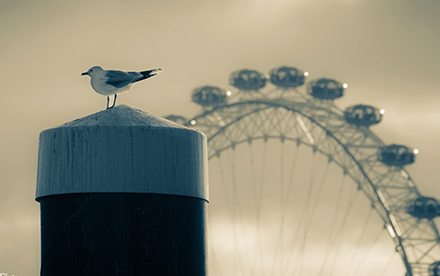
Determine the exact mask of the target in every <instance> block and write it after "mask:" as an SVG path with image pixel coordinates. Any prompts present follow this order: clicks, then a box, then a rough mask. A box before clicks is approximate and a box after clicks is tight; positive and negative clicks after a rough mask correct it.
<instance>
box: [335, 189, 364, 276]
mask: <svg viewBox="0 0 440 276" xmlns="http://www.w3.org/2000/svg"><path fill="white" fill-rule="evenodd" d="M358 194H359V190H358V189H357V188H355V187H354V186H352V195H351V196H350V200H349V202H348V206H347V208H346V209H345V213H344V215H343V217H342V221H341V224H340V226H339V228H338V231H336V234H335V236H334V237H333V240H332V242H331V244H332V245H331V247H332V249H334V250H335V255H334V256H335V257H334V261H333V264H332V266H331V268H330V276H332V275H333V273H334V270H335V266H336V263H337V262H338V259H339V253H340V247H341V243H342V237H343V236H344V234H345V229H346V228H345V224H346V223H347V220H348V217H349V215H350V213H351V210H352V207H353V205H354V203H355V201H356V198H357V195H358Z"/></svg>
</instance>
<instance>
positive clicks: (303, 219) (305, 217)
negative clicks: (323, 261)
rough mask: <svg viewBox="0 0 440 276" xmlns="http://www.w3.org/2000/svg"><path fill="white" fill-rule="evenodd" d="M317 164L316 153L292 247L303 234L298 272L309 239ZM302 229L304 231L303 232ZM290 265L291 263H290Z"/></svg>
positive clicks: (296, 264) (297, 264)
mask: <svg viewBox="0 0 440 276" xmlns="http://www.w3.org/2000/svg"><path fill="white" fill-rule="evenodd" d="M316 163H318V164H319V162H317V158H316V152H314V153H313V156H312V161H311V164H312V166H311V168H310V178H309V179H310V181H309V182H308V184H307V192H306V196H305V201H304V204H303V206H302V208H301V216H300V223H299V224H298V227H297V230H296V232H295V238H294V240H293V244H292V246H291V248H295V247H296V242H297V240H298V238H299V237H300V233H303V238H302V240H301V243H300V245H299V249H298V252H299V253H298V255H299V256H298V257H297V259H296V261H295V263H294V267H293V271H296V270H297V268H298V269H300V267H299V264H300V263H301V261H302V259H303V255H304V254H303V253H304V250H305V239H304V238H305V237H307V227H308V224H309V212H310V210H309V209H310V204H311V198H312V191H313V184H314V179H315V175H316V171H317V165H316ZM301 229H303V230H302V231H301ZM290 258H292V255H291V256H290ZM288 263H290V261H289V262H288Z"/></svg>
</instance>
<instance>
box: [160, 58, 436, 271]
mask: <svg viewBox="0 0 440 276" xmlns="http://www.w3.org/2000/svg"><path fill="white" fill-rule="evenodd" d="M308 75H309V74H308V72H303V71H301V70H299V69H296V68H293V67H287V66H284V67H279V68H275V69H273V70H271V71H270V73H269V74H268V75H264V74H262V73H260V72H258V71H256V70H248V69H244V70H240V71H236V72H233V73H232V74H231V76H230V84H231V85H232V86H234V87H235V88H236V91H226V90H224V89H221V88H219V87H214V86H203V87H199V88H197V89H195V90H194V92H193V94H192V100H193V101H194V102H195V103H197V104H199V105H201V107H202V110H201V111H200V112H199V114H198V115H197V116H195V117H194V118H191V119H186V118H183V117H180V116H173V115H171V116H168V117H167V118H168V119H170V120H173V121H176V122H178V123H181V124H185V125H187V126H188V127H192V128H196V129H198V130H199V131H202V132H204V133H205V134H206V135H207V138H208V156H209V157H208V158H209V171H210V204H209V210H210V211H209V225H208V240H209V244H208V246H209V248H210V251H209V252H210V253H209V265H208V267H209V270H210V274H211V275H256V276H259V275H338V274H339V275H341V274H342V275H359V276H362V275H372V274H377V275H384V274H385V273H388V274H389V273H390V271H388V270H389V269H390V267H391V265H392V264H393V263H396V262H397V265H398V266H399V267H400V269H401V273H402V274H405V275H406V276H413V275H414V276H415V275H423V276H425V275H430V276H438V275H440V271H439V269H440V237H439V233H438V229H437V227H436V224H435V223H434V220H435V218H436V217H438V216H439V215H440V207H439V203H438V201H437V200H436V199H434V198H432V197H426V196H422V195H421V194H420V192H419V191H418V189H417V187H416V184H415V182H414V180H413V179H412V178H411V177H410V176H409V174H408V172H407V171H406V170H405V169H404V166H406V165H409V164H411V163H413V162H414V161H415V156H416V154H417V153H418V151H417V150H413V149H411V148H409V147H406V146H404V145H397V144H391V145H386V144H385V143H384V142H383V141H382V140H380V139H379V137H377V136H376V135H375V134H374V133H373V132H372V131H371V130H370V127H371V126H373V125H375V124H377V123H379V122H380V121H381V120H382V116H383V114H384V110H380V109H377V108H375V107H373V106H369V105H361V104H359V105H354V106H351V107H349V108H347V109H345V110H344V111H343V110H341V109H339V108H338V107H337V106H336V105H335V104H334V100H336V99H338V98H340V97H342V96H343V94H344V91H345V89H346V88H347V87H348V86H347V84H343V83H340V82H338V81H336V80H333V79H326V78H321V79H316V80H312V81H310V82H308V84H307V86H306V89H305V90H306V91H300V88H301V87H303V86H304V84H305V83H306V78H307V76H308ZM269 82H270V84H269ZM385 251H386V252H387V254H384V253H382V252H385ZM388 253H389V254H388ZM395 256H398V257H399V258H397V257H395ZM399 259H400V260H399ZM391 269H393V268H391Z"/></svg>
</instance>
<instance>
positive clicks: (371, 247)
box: [351, 228, 385, 276]
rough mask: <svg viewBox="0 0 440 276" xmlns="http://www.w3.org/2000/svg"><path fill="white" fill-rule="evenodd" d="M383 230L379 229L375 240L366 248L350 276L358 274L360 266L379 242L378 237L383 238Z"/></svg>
mask: <svg viewBox="0 0 440 276" xmlns="http://www.w3.org/2000/svg"><path fill="white" fill-rule="evenodd" d="M384 231H385V230H384V229H383V228H382V229H380V231H379V232H378V234H377V235H376V236H375V238H374V239H373V241H372V242H371V244H370V246H369V247H368V249H367V250H366V252H365V254H364V256H362V258H361V261H360V263H359V264H358V265H357V266H356V268H355V269H354V270H353V273H352V274H351V275H352V276H356V275H357V273H358V272H359V270H360V268H361V267H362V265H363V264H364V263H365V260H366V259H367V257H368V256H369V255H370V253H371V251H372V249H373V248H374V246H375V245H376V244H377V242H378V241H379V239H380V237H381V236H383V233H384Z"/></svg>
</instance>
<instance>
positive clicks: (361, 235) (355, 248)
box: [347, 208, 374, 275]
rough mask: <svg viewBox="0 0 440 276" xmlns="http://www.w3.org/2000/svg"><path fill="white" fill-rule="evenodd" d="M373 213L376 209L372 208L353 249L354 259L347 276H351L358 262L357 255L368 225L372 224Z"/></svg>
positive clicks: (350, 263)
mask: <svg viewBox="0 0 440 276" xmlns="http://www.w3.org/2000/svg"><path fill="white" fill-rule="evenodd" d="M373 211H374V208H370V211H369V213H368V216H367V220H366V221H365V223H364V225H363V226H362V231H361V234H360V236H359V239H358V241H357V243H356V246H355V247H354V248H353V251H354V252H352V253H351V256H352V257H351V260H350V262H349V264H348V269H347V275H351V274H350V272H351V268H352V267H353V264H354V261H355V260H356V257H357V253H358V252H359V248H360V246H361V242H362V239H363V238H364V236H365V233H366V231H367V227H368V224H369V223H370V219H371V215H372V214H373Z"/></svg>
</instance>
